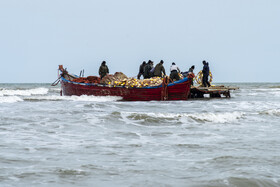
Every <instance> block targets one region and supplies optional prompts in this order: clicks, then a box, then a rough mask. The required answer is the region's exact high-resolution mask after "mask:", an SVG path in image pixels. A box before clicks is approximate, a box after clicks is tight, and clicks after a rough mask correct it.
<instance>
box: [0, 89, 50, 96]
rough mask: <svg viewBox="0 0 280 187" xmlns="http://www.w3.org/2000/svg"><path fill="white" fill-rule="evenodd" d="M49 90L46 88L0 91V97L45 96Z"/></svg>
mask: <svg viewBox="0 0 280 187" xmlns="http://www.w3.org/2000/svg"><path fill="white" fill-rule="evenodd" d="M48 91H49V89H47V88H34V89H28V90H6V89H4V90H0V96H15V95H18V96H30V95H45V94H47V93H48Z"/></svg>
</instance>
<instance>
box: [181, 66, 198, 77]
mask: <svg viewBox="0 0 280 187" xmlns="http://www.w3.org/2000/svg"><path fill="white" fill-rule="evenodd" d="M194 67H195V66H194V65H192V67H190V69H189V71H185V72H182V75H183V76H184V77H188V74H189V73H193V70H194Z"/></svg>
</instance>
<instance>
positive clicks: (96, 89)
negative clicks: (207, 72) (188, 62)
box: [59, 65, 192, 101]
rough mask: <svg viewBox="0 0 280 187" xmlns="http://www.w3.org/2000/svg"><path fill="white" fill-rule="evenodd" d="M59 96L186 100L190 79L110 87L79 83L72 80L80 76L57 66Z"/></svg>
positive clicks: (166, 79)
mask: <svg viewBox="0 0 280 187" xmlns="http://www.w3.org/2000/svg"><path fill="white" fill-rule="evenodd" d="M59 71H60V77H59V81H60V83H61V94H63V95H66V96H72V95H77V96H81V95H94V96H120V97H122V99H123V100H125V101H151V100H157V101H160V100H187V99H188V98H189V94H190V88H191V81H192V80H191V78H188V77H186V78H183V79H181V80H178V81H174V82H169V78H168V77H165V78H164V79H163V81H162V84H161V85H158V86H146V87H141V88H139V87H126V86H110V85H106V84H100V83H80V82H75V81H74V80H75V79H77V78H79V77H80V76H77V75H74V74H70V73H68V72H67V71H66V70H65V69H64V68H63V66H62V65H60V66H59Z"/></svg>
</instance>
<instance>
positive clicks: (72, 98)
mask: <svg viewBox="0 0 280 187" xmlns="http://www.w3.org/2000/svg"><path fill="white" fill-rule="evenodd" d="M121 99H122V98H121V97H117V96H91V95H90V96H88V95H81V96H59V95H47V96H31V97H26V98H24V100H26V101H92V102H110V101H111V102H112V101H118V100H121Z"/></svg>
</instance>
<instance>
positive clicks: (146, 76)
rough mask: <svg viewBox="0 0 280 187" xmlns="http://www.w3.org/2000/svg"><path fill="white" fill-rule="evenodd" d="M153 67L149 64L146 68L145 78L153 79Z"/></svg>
mask: <svg viewBox="0 0 280 187" xmlns="http://www.w3.org/2000/svg"><path fill="white" fill-rule="evenodd" d="M152 68H153V67H152V65H151V64H147V65H146V66H145V68H144V78H145V79H146V78H150V77H151V72H150V71H151V69H152Z"/></svg>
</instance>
